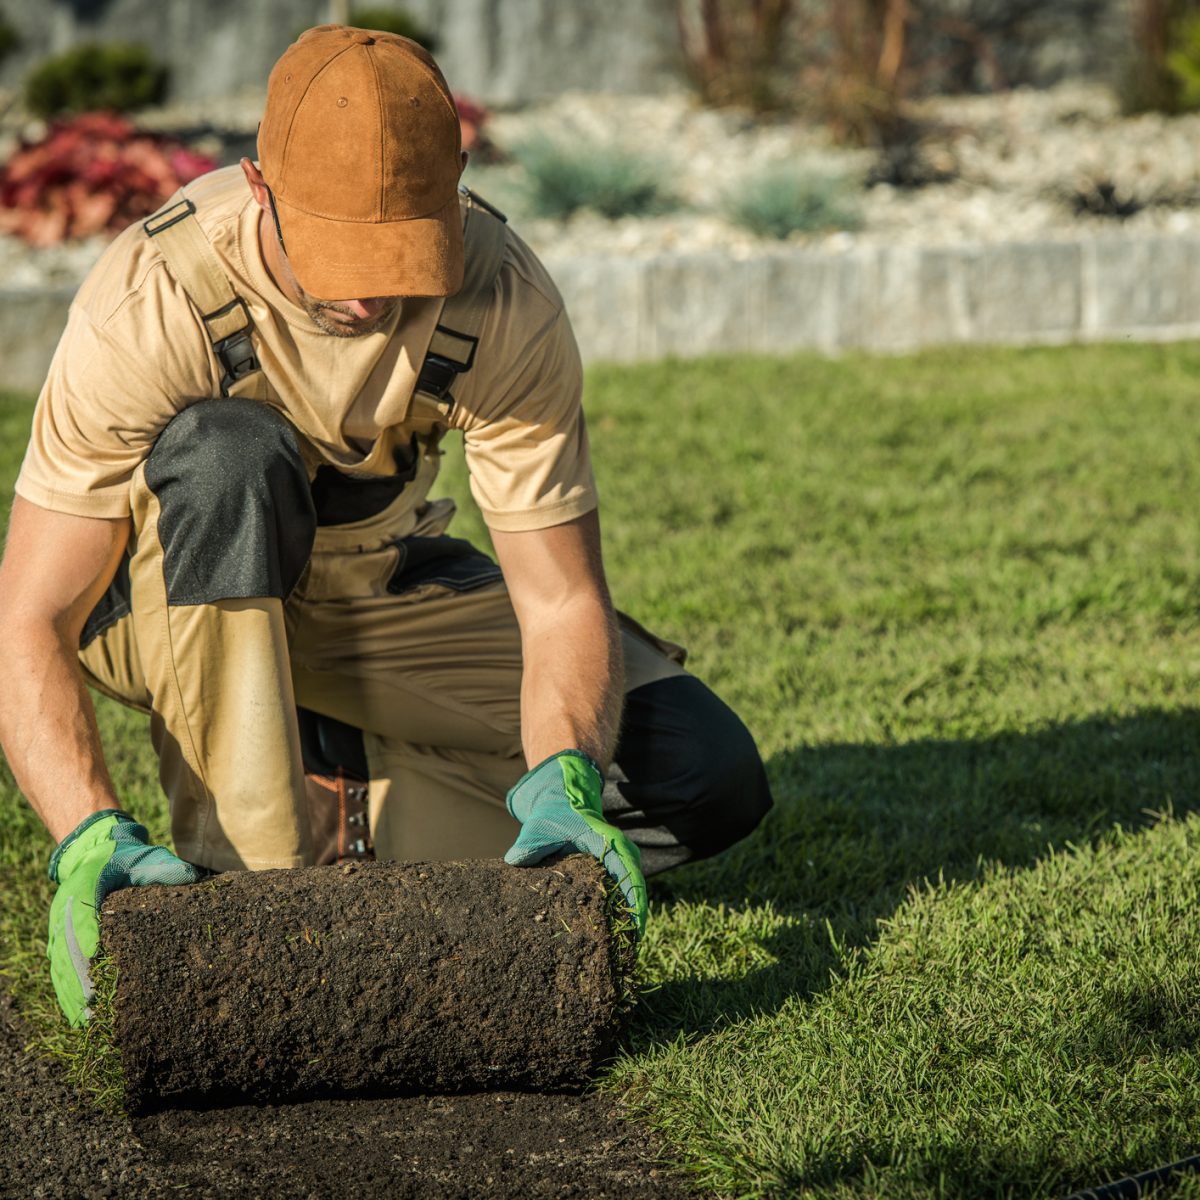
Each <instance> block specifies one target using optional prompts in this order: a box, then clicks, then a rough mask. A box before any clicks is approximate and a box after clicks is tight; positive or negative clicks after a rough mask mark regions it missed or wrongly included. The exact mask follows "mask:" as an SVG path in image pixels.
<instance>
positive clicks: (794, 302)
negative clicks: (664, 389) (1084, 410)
mask: <svg viewBox="0 0 1200 1200" xmlns="http://www.w3.org/2000/svg"><path fill="white" fill-rule="evenodd" d="M548 265H549V267H550V270H551V273H552V274H553V275H554V278H555V279H556V280H557V282H558V284H559V287H560V288H561V290H562V292H563V295H564V297H565V298H566V301H567V307H568V309H569V311H570V313H571V315H572V319H573V321H574V324H575V329H576V332H577V335H578V338H579V343H580V347H581V349H582V352H583V355H584V357H585V359H587V360H589V361H612V362H636V361H639V360H645V359H656V358H665V357H667V356H671V355H674V356H678V357H680V358H692V357H696V356H699V355H703V354H712V353H728V352H742V351H750V352H756V353H765V354H785V353H788V352H790V351H795V350H818V351H823V352H826V353H834V352H837V351H839V350H847V349H852V348H861V349H866V350H875V351H884V352H894V351H900V350H913V349H917V348H918V347H921V346H936V345H946V344H950V343H962V342H966V343H980V344H982V343H1014V344H1036V343H1054V342H1071V341H1100V340H1108V339H1119V338H1127V337H1132V338H1137V339H1140V340H1161V339H1169V338H1186V337H1194V336H1197V335H1200V238H1195V237H1189V238H1179V237H1144V238H1119V237H1113V238H1104V239H1096V240H1087V241H1083V240H1080V241H1054V242H1031V243H1025V244H1006V243H995V244H978V245H960V246H930V247H921V246H860V247H855V248H852V249H848V250H846V251H844V252H840V253H839V252H835V251H830V250H822V249H804V250H794V251H792V252H790V253H772V254H763V255H759V256H757V257H753V258H746V259H741V260H736V259H730V258H729V257H728V256H727V255H723V254H718V253H711V254H692V255H678V256H673V257H663V258H657V259H649V260H645V261H638V260H630V259H618V258H604V259H599V258H597V259H575V260H573V261H569V262H557V263H556V262H553V261H550V262H549V263H548Z"/></svg>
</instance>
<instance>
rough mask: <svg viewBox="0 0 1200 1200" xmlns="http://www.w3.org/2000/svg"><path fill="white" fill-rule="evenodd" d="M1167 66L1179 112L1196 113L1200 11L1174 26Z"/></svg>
mask: <svg viewBox="0 0 1200 1200" xmlns="http://www.w3.org/2000/svg"><path fill="white" fill-rule="evenodd" d="M1166 66H1167V71H1168V73H1169V74H1170V76H1171V79H1172V81H1173V82H1174V85H1175V100H1176V106H1177V107H1178V109H1179V111H1180V112H1195V111H1196V109H1198V108H1200V13H1189V14H1187V15H1186V16H1183V17H1181V18H1180V19H1179V20H1178V21H1177V22H1175V24H1174V25H1172V27H1171V44H1170V46H1169V48H1168V50H1167V58H1166Z"/></svg>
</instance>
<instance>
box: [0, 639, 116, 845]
mask: <svg viewBox="0 0 1200 1200" xmlns="http://www.w3.org/2000/svg"><path fill="white" fill-rule="evenodd" d="M0 637H2V638H3V641H4V646H5V651H4V660H5V667H4V674H3V684H4V686H3V687H2V688H0V746H3V749H4V753H5V756H6V757H7V759H8V762H9V765H10V766H11V767H12V771H13V774H14V775H15V776H16V780H17V785H18V786H19V787H20V788H21V790H22V792H24V794H25V796H26V798H27V799H28V800H29V802H30V804H32V805H33V808H34V810H35V811H36V812H37V814H38V816H39V817H41V819H42V821H43V823H44V824H45V826H46V828H47V829H48V830H49V831H50V834H51V836H52V837H53V838H54V839H55V841H62V839H63V838H64V837H66V836H67V834H68V833H70V832H71V831H72V830H73V829H74V828H75V827H76V826H77V825H78V824H79V823H80V822H81V821H82V820H83V819H84V818H85V817H86V816H88V815H89V814H90V813H93V812H99V811H100V810H101V809H104V808H117V807H119V803H118V801H117V798H116V793H115V792H114V790H113V786H112V780H111V779H110V778H109V774H108V768H107V767H106V766H105V763H104V754H103V751H102V749H101V746H100V734H99V731H98V729H97V727H96V713H95V709H94V708H93V707H92V701H91V697H90V696H89V695H88V691H87V686H86V685H85V684H84V681H83V673H82V672H81V671H80V668H79V664H78V661H77V659H76V648H75V646H74V645H68V644H67V642H66V639H65V638H64V636H63V635H62V634H60V633H59V632H58V631H57V630H56V629H55V628H54V626H53V625H52V624H50V623H48V622H45V623H44V622H37V623H26V622H18V623H15V624H14V622H12V621H9V622H7V623H6V624H5V626H4V627H3V629H0Z"/></svg>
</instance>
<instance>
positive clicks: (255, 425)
mask: <svg viewBox="0 0 1200 1200" xmlns="http://www.w3.org/2000/svg"><path fill="white" fill-rule="evenodd" d="M146 483H147V485H148V486H149V488H150V490H151V491H152V492H153V493H154V494H155V496H157V497H158V503H159V509H160V513H159V518H158V536H159V540H160V542H161V543H162V547H163V555H164V572H165V575H166V584H167V601H168V603H170V604H211V603H213V602H214V601H216V600H245V599H251V598H256V597H265V596H274V597H277V598H278V599H280V600H284V599H286V598H287V596H288V594H289V593H290V592H291V590H292V589H293V588H294V587H295V586H296V584H297V582H298V581H299V579H300V575H301V572H302V571H303V570H304V566H305V564H306V563H307V562H308V557H309V555H310V553H311V552H312V544H313V537H314V535H315V533H316V527H317V523H316V513H315V510H314V508H313V500H312V493H311V491H310V490H309V484H308V473H307V471H306V470H305V467H304V460H303V458H302V457H301V454H300V444H299V441H298V439H297V437H296V433H295V430H293V429H292V427H291V425H289V424H288V422H287V421H286V420H285V419H284V418H283V417H282V416H280V415H279V413H277V412H276V411H275V410H274V409H273V408H270V407H268V406H267V405H265V404H263V403H261V402H260V401H256V400H243V399H235V398H229V399H223V400H204V401H200V402H199V403H196V404H193V405H191V406H190V407H189V408H185V409H184V410H183V412H181V413H180V414H179V415H178V416H176V417H175V418H173V419H172V420H171V421H170V422H169V423H168V425H167V426H166V428H165V429H164V430H163V431H162V433H161V434H160V435H159V437H158V440H157V441H156V442H155V444H154V449H153V450H151V452H150V456H149V457H148V458H147V460H146Z"/></svg>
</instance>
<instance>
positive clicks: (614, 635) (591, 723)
mask: <svg viewBox="0 0 1200 1200" xmlns="http://www.w3.org/2000/svg"><path fill="white" fill-rule="evenodd" d="M523 654H524V660H525V671H524V676H523V678H522V681H521V741H522V744H523V746H524V750H525V760H526V762H527V763H528V764H529V765H530V766H531V767H533V766H536V765H537V764H538V763H540V762H541V761H542V760H543V759H545V758H548V757H549V756H550V755H552V754H557V753H558V751H560V750H571V749H575V750H582V751H583V752H584V753H585V754H588V755H590V756H591V757H592V758H594V759H595V760H596V761H597V762H598V763H599V764H600V765H601V767H606V766H607V765H608V763H609V761H610V760H611V759H612V755H613V751H614V749H615V747H616V741H617V732H618V727H619V725H620V720H621V700H622V696H623V690H624V667H623V664H622V660H621V635H620V631H619V629H618V627H617V622H616V617H615V616H614V614H613V612H612V609H611V608H609V607H608V606H607V605H604V604H602V603H600V602H598V601H596V600H594V599H592V598H591V597H587V598H583V599H580V600H578V601H576V602H575V603H573V604H571V605H568V606H565V607H564V608H562V609H560V610H559V611H558V612H556V613H555V615H554V617H553V619H550V620H547V621H546V622H544V623H543V624H541V625H540V626H538V627H537V628H534V629H530V630H528V631H526V632H525V633H524V635H523Z"/></svg>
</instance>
